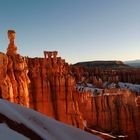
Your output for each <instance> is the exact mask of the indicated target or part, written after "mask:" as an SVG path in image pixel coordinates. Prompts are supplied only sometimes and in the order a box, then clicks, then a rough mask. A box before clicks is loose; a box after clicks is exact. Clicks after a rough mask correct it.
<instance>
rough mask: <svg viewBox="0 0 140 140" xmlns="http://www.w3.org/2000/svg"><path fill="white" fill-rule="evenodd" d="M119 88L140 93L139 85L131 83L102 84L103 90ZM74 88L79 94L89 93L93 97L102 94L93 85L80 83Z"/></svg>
mask: <svg viewBox="0 0 140 140" xmlns="http://www.w3.org/2000/svg"><path fill="white" fill-rule="evenodd" d="M116 87H117V88H120V89H128V90H130V91H133V92H137V93H140V85H139V84H132V83H123V82H118V83H111V84H109V83H108V82H104V83H103V88H110V89H111V88H116ZM76 88H77V90H78V91H79V92H87V91H89V92H91V93H93V95H100V94H101V93H102V90H103V89H102V88H96V87H95V86H94V85H92V84H89V83H87V84H86V85H84V84H82V83H80V82H79V83H78V84H77V85H76Z"/></svg>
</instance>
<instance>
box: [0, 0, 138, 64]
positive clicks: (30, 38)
mask: <svg viewBox="0 0 140 140" xmlns="http://www.w3.org/2000/svg"><path fill="white" fill-rule="evenodd" d="M8 29H14V30H16V33H17V35H16V45H17V47H18V52H19V53H20V54H22V55H24V56H30V57H43V51H44V50H50V51H53V50H58V51H59V56H62V57H63V58H65V59H66V61H68V62H69V63H75V62H78V61H88V60H133V59H140V1H139V0H0V51H3V52H5V51H6V48H7V46H8V39H7V30H8Z"/></svg>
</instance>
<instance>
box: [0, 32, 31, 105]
mask: <svg viewBox="0 0 140 140" xmlns="http://www.w3.org/2000/svg"><path fill="white" fill-rule="evenodd" d="M8 38H9V40H10V43H9V45H8V49H7V54H6V55H5V54H2V53H1V54H0V60H1V64H0V67H1V69H0V73H1V82H0V95H1V98H3V99H7V100H10V101H11V102H15V103H19V104H22V105H25V106H27V107H29V92H28V84H29V82H30V80H29V78H28V75H27V74H28V67H27V64H26V61H25V59H24V57H22V56H21V55H20V54H17V48H16V46H15V44H14V39H15V31H13V30H9V31H8Z"/></svg>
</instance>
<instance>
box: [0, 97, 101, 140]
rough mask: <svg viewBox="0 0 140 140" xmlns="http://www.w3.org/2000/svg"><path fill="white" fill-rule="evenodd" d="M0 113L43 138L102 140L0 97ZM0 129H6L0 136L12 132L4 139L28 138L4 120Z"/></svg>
mask: <svg viewBox="0 0 140 140" xmlns="http://www.w3.org/2000/svg"><path fill="white" fill-rule="evenodd" d="M0 114H2V115H4V116H6V117H7V118H8V119H10V120H12V121H14V122H16V123H19V124H24V125H25V126H26V127H28V128H30V129H31V130H32V131H34V132H35V133H36V134H37V135H39V136H40V137H41V138H42V139H44V140H102V139H101V138H99V137H97V136H95V135H92V134H90V133H87V132H84V131H82V130H80V129H77V128H74V127H72V126H68V125H65V124H63V123H60V122H58V121H56V120H53V119H50V118H48V117H46V116H45V115H42V114H41V113H38V112H36V111H34V110H31V109H27V108H25V107H22V106H20V105H18V104H13V103H10V102H8V101H5V100H2V99H0ZM1 129H3V130H6V131H4V133H0V137H1V136H3V137H4V135H8V134H9V132H10V134H11V133H12V134H11V137H10V139H8V138H5V139H4V140H15V139H20V140H28V139H29V138H27V137H25V136H23V135H21V134H18V133H17V132H13V130H12V129H11V130H10V128H8V126H7V125H6V124H4V122H3V123H2V122H1V123H0V132H1ZM2 132H3V131H2ZM7 133H8V134H7ZM18 137H21V138H18Z"/></svg>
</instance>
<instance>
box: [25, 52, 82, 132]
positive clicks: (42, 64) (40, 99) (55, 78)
mask: <svg viewBox="0 0 140 140" xmlns="http://www.w3.org/2000/svg"><path fill="white" fill-rule="evenodd" d="M55 53H56V52H46V54H47V55H48V58H46V54H45V58H42V59H41V58H28V59H27V60H28V66H29V74H28V75H29V78H30V80H31V84H30V86H29V92H30V107H31V108H33V109H35V110H37V111H39V112H42V113H44V114H46V115H47V116H49V117H52V118H55V119H57V120H59V121H62V122H64V123H67V124H71V125H74V126H76V127H78V128H81V129H83V123H82V122H83V120H82V118H81V114H80V112H79V108H78V104H77V100H76V99H75V96H76V92H75V91H76V88H75V80H74V78H73V77H72V76H71V74H70V71H69V66H68V64H67V63H65V60H64V59H61V58H60V57H56V54H55ZM52 55H53V57H52Z"/></svg>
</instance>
